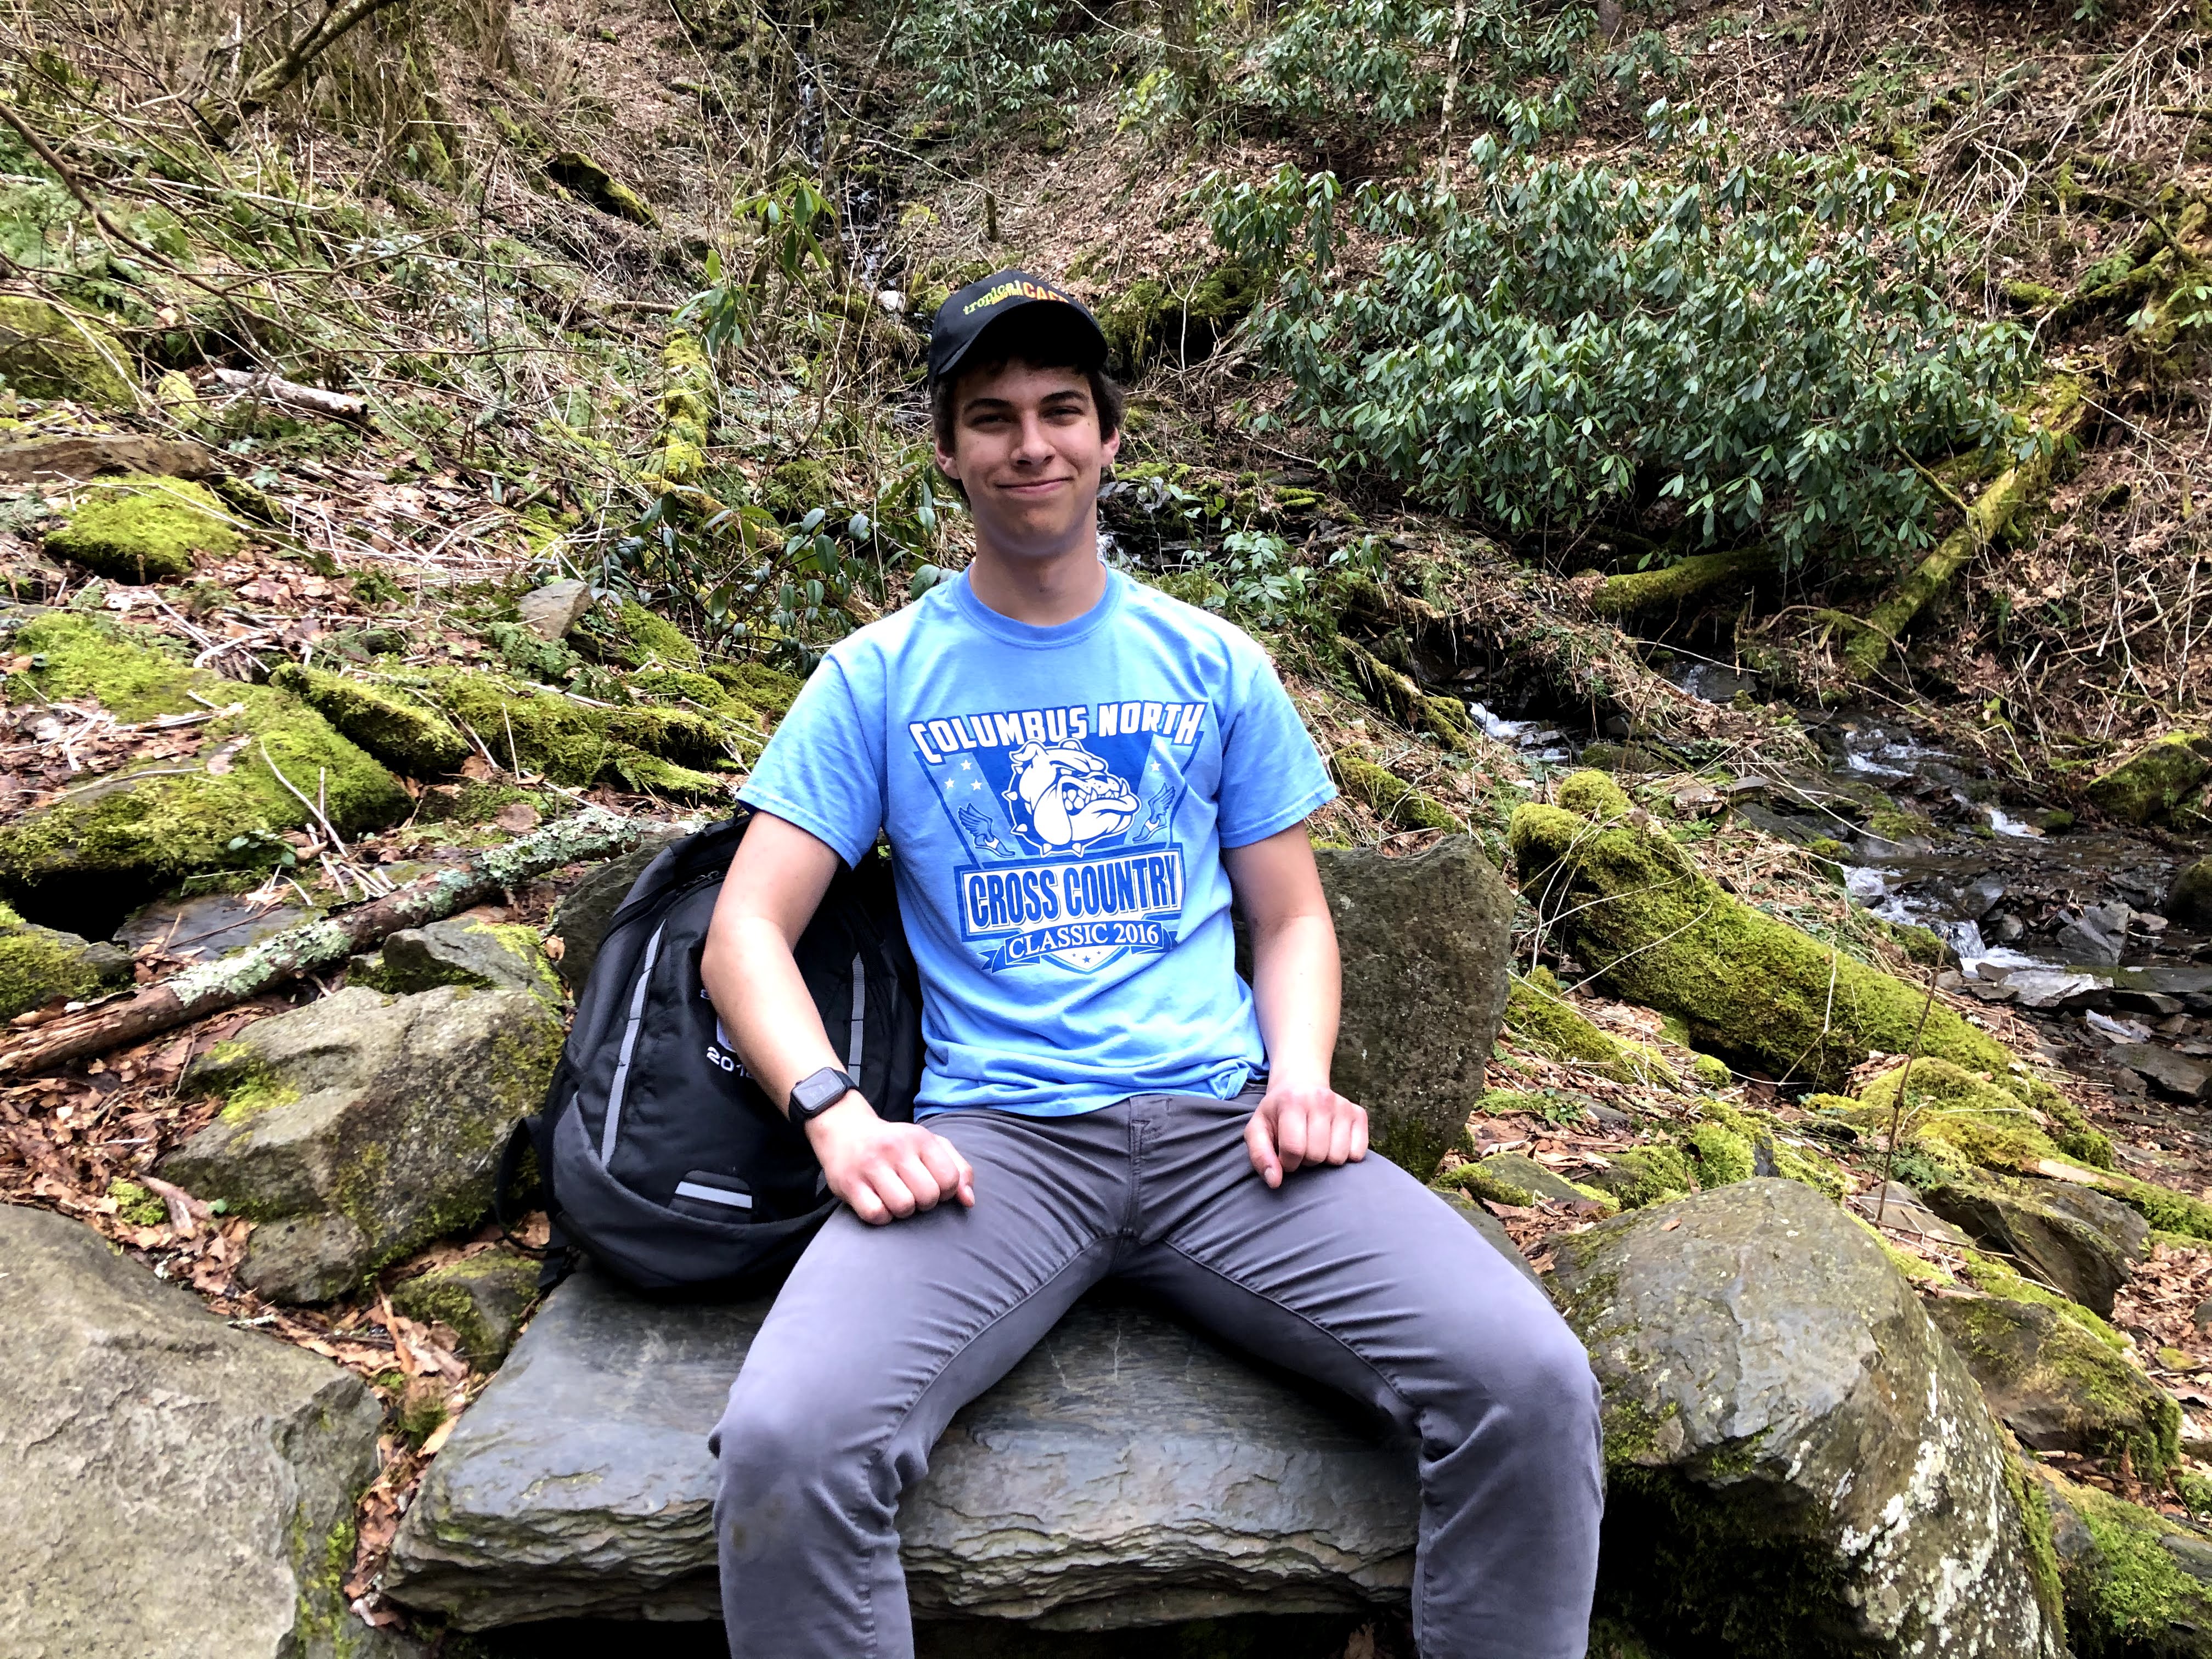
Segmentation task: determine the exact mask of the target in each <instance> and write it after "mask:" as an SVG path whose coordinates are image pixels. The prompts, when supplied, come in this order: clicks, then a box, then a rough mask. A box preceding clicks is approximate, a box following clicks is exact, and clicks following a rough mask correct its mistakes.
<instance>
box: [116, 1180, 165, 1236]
mask: <svg viewBox="0 0 2212 1659" xmlns="http://www.w3.org/2000/svg"><path fill="white" fill-rule="evenodd" d="M107 1195H108V1196H109V1197H110V1198H112V1199H113V1200H115V1218H116V1219H117V1220H118V1221H127V1222H129V1223H130V1224H131V1225H132V1226H134V1227H158V1226H160V1225H161V1224H162V1223H163V1222H165V1221H167V1219H168V1218H169V1206H167V1205H166V1204H164V1203H163V1202H161V1200H160V1199H158V1198H156V1197H155V1196H154V1194H151V1193H149V1192H148V1191H147V1190H146V1189H145V1188H143V1187H141V1186H140V1185H139V1184H138V1183H137V1182H135V1181H125V1180H124V1179H123V1177H122V1176H117V1177H116V1178H115V1179H114V1180H112V1181H111V1182H108V1183H107Z"/></svg>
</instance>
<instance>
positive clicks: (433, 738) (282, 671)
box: [269, 663, 469, 777]
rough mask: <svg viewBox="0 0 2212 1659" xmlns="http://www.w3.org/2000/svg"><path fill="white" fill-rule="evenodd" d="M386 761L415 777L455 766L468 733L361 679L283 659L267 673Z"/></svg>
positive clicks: (466, 751) (460, 759) (462, 756)
mask: <svg viewBox="0 0 2212 1659" xmlns="http://www.w3.org/2000/svg"><path fill="white" fill-rule="evenodd" d="M269 683H270V684H271V685H275V686H280V687H282V688H283V690H287V691H289V692H291V693H292V694H293V695H294V696H297V697H299V698H301V700H302V701H304V702H307V703H308V704H309V705H311V706H312V707H313V708H314V709H315V710H316V711H317V712H318V713H319V714H321V715H322V716H323V718H324V719H325V720H328V721H330V723H331V725H332V726H336V727H337V729H338V730H339V731H341V732H343V733H344V734H345V735H346V736H347V737H349V738H352V739H353V740H354V741H355V742H356V743H357V744H360V745H361V746H362V748H364V749H366V750H368V752H369V753H370V754H372V755H374V756H375V757H377V758H378V759H379V760H380V761H383V762H385V763H386V764H387V765H391V766H395V767H397V768H398V769H400V770H401V771H403V772H406V773H409V774H410V775H413V776H416V777H436V776H438V775H441V774H442V773H447V772H452V771H454V770H456V769H459V766H460V763H462V762H463V761H465V760H466V759H467V758H468V757H469V744H468V739H467V738H464V737H463V736H462V735H461V734H460V733H459V732H456V731H455V730H454V729H453V723H452V722H451V721H449V720H447V719H445V718H444V717H443V716H442V715H441V714H436V713H435V712H433V711H432V710H430V709H428V708H424V707H423V706H422V704H420V703H416V702H408V701H406V700H404V698H401V697H399V696H394V695H392V693H390V692H388V691H384V690H379V689H378V688H377V687H375V686H374V685H371V684H368V683H367V682H366V681H363V680H358V679H353V678H348V677H347V676H345V675H343V674H331V673H325V672H324V671H322V670H320V669H316V668H307V667H304V666H302V665H301V664H298V663H285V664H283V665H282V666H280V667H278V668H277V669H276V671H275V672H273V673H271V674H270V677H269Z"/></svg>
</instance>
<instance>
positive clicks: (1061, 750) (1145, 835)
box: [911, 702, 1207, 973]
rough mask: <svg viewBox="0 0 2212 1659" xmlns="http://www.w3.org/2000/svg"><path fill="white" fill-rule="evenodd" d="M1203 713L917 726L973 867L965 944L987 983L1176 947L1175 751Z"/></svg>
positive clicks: (1122, 710)
mask: <svg viewBox="0 0 2212 1659" xmlns="http://www.w3.org/2000/svg"><path fill="white" fill-rule="evenodd" d="M1206 712H1207V710H1206V705H1205V704H1204V703H1202V702H1189V703H1158V702H1126V703H1123V702H1106V703H1103V704H1101V705H1099V706H1097V707H1096V708H1087V707H1078V708H1048V709H1044V708H1024V709H1017V710H1012V711H1010V712H1007V713H1005V714H987V715H971V716H966V717H963V716H960V715H957V714H954V715H946V716H940V717H939V718H938V719H936V720H921V721H916V722H915V726H916V727H918V728H919V729H918V730H915V731H913V732H912V733H911V736H912V739H913V742H914V746H915V752H916V753H917V754H918V755H919V756H920V757H921V761H922V763H923V764H924V765H926V766H927V767H928V768H929V769H930V772H931V775H932V776H933V778H934V779H935V780H936V781H937V787H938V791H939V799H940V800H941V801H942V802H943V804H944V806H945V811H948V812H949V813H951V816H952V821H953V825H954V829H955V831H956V833H957V835H958V836H960V837H961V839H962V841H963V843H964V845H965V846H966V848H967V849H968V851H969V859H968V860H966V861H963V863H961V864H960V865H958V866H956V867H955V869H954V872H953V882H954V888H955V890H956V892H957V902H958V904H959V908H960V930H961V936H962V937H963V939H967V940H968V941H969V943H970V944H971V945H975V946H976V947H977V948H978V950H979V951H980V952H981V955H982V961H983V966H984V967H985V968H986V969H991V970H993V971H997V970H1000V969H1006V968H1010V967H1018V966H1020V965H1021V964H1023V963H1031V962H1037V961H1040V960H1046V959H1048V960H1050V961H1052V962H1054V963H1058V964H1059V965H1060V966H1061V967H1065V968H1072V969H1076V970H1077V971H1078V972H1081V973H1090V972H1092V971H1095V970H1096V969H1100V968H1103V967H1104V966H1106V965H1107V964H1108V963H1111V962H1112V961H1114V960H1115V958H1116V957H1119V956H1120V955H1121V953H1122V952H1123V951H1168V950H1172V949H1173V948H1174V946H1175V943H1176V921H1178V920H1179V919H1180V917H1181V916H1182V898H1183V859H1182V848H1180V847H1179V846H1177V845H1176V842H1174V841H1173V839H1172V838H1171V837H1170V826H1171V824H1172V822H1173V819H1174V816H1175V808H1176V800H1177V799H1179V798H1180V797H1181V795H1182V789H1183V768H1182V763H1181V761H1180V760H1179V759H1178V758H1177V755H1176V750H1177V749H1178V748H1181V749H1182V750H1185V751H1188V750H1191V749H1193V748H1194V746H1195V745H1196V744H1197V742H1198V738H1199V735H1200V732H1202V731H1203V730H1204V728H1205V721H1206Z"/></svg>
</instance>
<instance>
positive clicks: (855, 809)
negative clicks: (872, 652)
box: [738, 657, 884, 865]
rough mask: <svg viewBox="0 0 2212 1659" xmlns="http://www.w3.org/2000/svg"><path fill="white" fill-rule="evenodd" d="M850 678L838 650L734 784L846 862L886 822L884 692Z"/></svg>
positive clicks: (855, 860) (747, 799)
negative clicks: (745, 775) (868, 690)
mask: <svg viewBox="0 0 2212 1659" xmlns="http://www.w3.org/2000/svg"><path fill="white" fill-rule="evenodd" d="M855 678H856V677H855V675H854V673H853V672H852V671H848V669H847V667H846V665H844V664H843V663H842V662H840V661H839V660H838V659H836V658H835V657H832V658H830V659H828V660H827V661H825V662H823V664H822V665H821V666H820V667H818V668H817V669H816V670H815V671H814V672H813V673H812V674H811V676H809V677H808V678H807V682H806V684H805V686H804V687H803V688H802V689H801V690H800V691H799V696H797V697H795V698H793V701H792V704H791V712H790V713H789V714H786V715H785V716H784V717H783V723H782V724H781V726H777V727H776V728H775V736H774V737H772V738H769V742H768V748H767V749H766V750H764V751H763V753H762V755H761V757H760V760H759V762H758V763H757V764H756V765H755V766H754V768H753V769H752V775H751V776H750V777H748V778H747V779H746V780H745V782H744V787H743V788H741V789H739V790H738V799H739V800H741V801H743V802H744V803H745V805H748V806H754V807H757V808H759V809H760V810H761V811H763V812H772V813H774V814H775V816H776V817H780V818H782V819H785V820H786V821H787V822H789V823H795V824H797V825H798V826H799V828H800V829H804V830H805V831H806V833H807V834H808V835H810V836H814V837H815V838H816V839H817V841H820V842H823V843H824V844H825V845H827V846H829V848H832V849H833V850H834V851H835V852H836V854H837V856H838V857H840V858H842V859H843V860H845V862H846V863H847V864H848V865H857V864H859V863H860V860H861V858H862V857H863V856H864V855H865V854H866V853H867V850H868V848H871V847H872V846H874V845H875V841H876V832H877V831H878V830H879V829H882V828H883V823H884V742H883V738H884V722H883V709H882V702H883V700H882V697H881V696H880V695H878V696H875V697H873V698H872V699H871V698H870V697H869V696H867V695H866V688H865V686H864V685H861V684H855ZM858 678H860V679H865V678H866V671H865V669H863V670H862V671H860V675H859V676H858ZM871 701H872V702H874V704H875V714H874V718H873V719H871V718H869V710H868V704H869V702H871Z"/></svg>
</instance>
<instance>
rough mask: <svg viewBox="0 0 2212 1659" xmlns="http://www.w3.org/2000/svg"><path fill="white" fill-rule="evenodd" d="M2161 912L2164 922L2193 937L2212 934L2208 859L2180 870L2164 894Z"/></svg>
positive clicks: (2210, 861) (2211, 879) (2210, 862)
mask: <svg viewBox="0 0 2212 1659" xmlns="http://www.w3.org/2000/svg"><path fill="white" fill-rule="evenodd" d="M2162 909H2163V914H2164V915H2165V916H2166V920H2167V921H2171V922H2173V923H2175V924H2177V925H2178V926H2179V927H2187V928H2190V929H2191V930H2192V931H2194V932H2196V933H2212V859H2198V860H2197V861H2196V862H2195V863H2193V864H2189V865H2185V866H2182V870H2181V873H2180V874H2179V875H2178V876H2176V877H2174V878H2173V885H2172V887H2170V888H2168V889H2167V890H2166V902H2165V904H2164V906H2163V907H2162Z"/></svg>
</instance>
